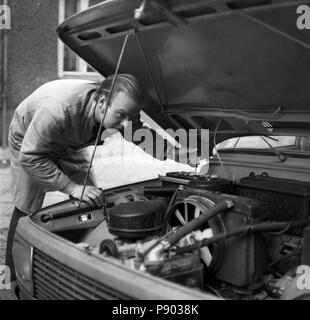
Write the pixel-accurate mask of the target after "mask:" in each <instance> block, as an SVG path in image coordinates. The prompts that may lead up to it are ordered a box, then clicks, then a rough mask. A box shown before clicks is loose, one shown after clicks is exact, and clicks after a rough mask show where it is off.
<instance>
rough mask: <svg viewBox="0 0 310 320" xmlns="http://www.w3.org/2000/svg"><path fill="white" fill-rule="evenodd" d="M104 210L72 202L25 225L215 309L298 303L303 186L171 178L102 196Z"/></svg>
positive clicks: (303, 256) (308, 258) (253, 178)
mask: <svg viewBox="0 0 310 320" xmlns="http://www.w3.org/2000/svg"><path fill="white" fill-rule="evenodd" d="M105 199H106V207H105V208H89V207H88V206H86V205H83V206H81V207H80V208H78V209H77V208H76V206H75V203H74V201H72V200H68V201H65V202H63V203H61V204H59V205H57V206H56V207H55V206H51V207H46V208H43V209H41V210H40V211H38V212H37V213H36V214H35V215H33V216H32V220H33V221H35V222H36V223H37V224H39V225H40V226H42V227H44V228H46V229H48V230H50V231H52V232H54V233H55V234H58V235H60V236H61V237H64V238H66V239H68V240H70V241H72V242H74V243H75V244H76V245H77V246H79V247H80V248H83V249H84V250H86V251H87V252H88V253H90V254H94V255H100V256H104V257H110V258H113V259H117V260H118V261H119V262H120V263H122V264H124V265H126V266H128V267H129V268H132V269H135V270H138V271H140V272H144V273H149V274H152V275H155V276H158V277H161V278H164V279H167V280H169V281H174V282H176V283H179V284H182V285H184V286H187V287H191V288H195V289H197V290H202V291H205V292H208V293H211V294H214V295H216V296H218V297H220V298H224V299H256V300H263V299H304V298H307V297H308V298H309V295H310V290H302V289H300V288H298V286H297V283H298V277H299V276H300V275H299V274H298V267H299V266H301V265H310V252H309V251H308V250H306V248H309V243H308V242H310V228H309V227H307V226H308V225H309V223H310V218H309V205H310V184H309V183H306V182H300V181H297V180H296V181H295V180H289V179H281V178H275V177H271V176H268V174H266V173H263V174H260V175H255V174H254V173H250V175H249V176H247V177H244V178H241V179H240V181H239V182H238V183H236V182H233V181H230V180H227V179H224V178H220V177H218V176H213V175H195V174H192V173H187V172H171V173H168V174H167V175H166V176H160V177H159V179H157V180H156V181H153V182H152V183H149V184H148V185H142V184H137V185H130V186H126V187H120V188H115V189H112V190H107V191H106V192H105Z"/></svg>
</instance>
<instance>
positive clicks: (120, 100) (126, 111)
mask: <svg viewBox="0 0 310 320" xmlns="http://www.w3.org/2000/svg"><path fill="white" fill-rule="evenodd" d="M140 109H141V108H140V107H139V106H137V104H136V102H135V101H134V100H132V99H131V98H130V97H129V96H128V94H127V93H126V92H124V91H119V92H118V93H117V94H116V95H115V96H114V98H112V101H111V103H110V107H109V108H108V110H107V113H106V116H105V119H104V122H103V126H104V127H105V128H106V129H109V128H115V129H118V130H120V129H122V128H123V127H125V126H126V123H127V122H128V121H130V120H131V119H133V118H134V117H136V116H137V115H139V113H140ZM101 111H103V107H101ZM100 117H101V118H100V120H101V119H102V117H103V112H101V116H100Z"/></svg>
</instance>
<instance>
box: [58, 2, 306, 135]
mask: <svg viewBox="0 0 310 320" xmlns="http://www.w3.org/2000/svg"><path fill="white" fill-rule="evenodd" d="M140 4H141V1H140V0H131V1H127V0H114V1H105V2H103V3H102V4H99V5H96V6H94V7H91V8H89V9H88V10H86V11H84V12H81V13H79V14H76V15H74V16H72V17H70V18H69V19H67V20H66V21H65V22H63V23H62V24H61V25H60V26H59V27H58V34H59V37H60V39H61V40H62V41H63V42H64V43H65V44H66V45H68V46H69V47H70V48H71V49H72V50H73V51H75V52H76V53H77V54H78V55H79V56H80V57H81V58H83V59H84V60H86V61H87V62H88V63H89V64H90V65H91V66H92V67H93V68H95V69H96V70H97V71H98V72H99V73H101V74H102V75H104V76H105V75H109V74H112V73H114V71H115V68H116V64H117V60H118V57H119V54H120V51H121V47H122V43H123V41H124V37H125V35H126V33H127V32H128V31H130V32H133V33H134V35H133V37H131V38H130V39H129V41H128V43H127V47H126V50H125V53H124V57H123V61H122V63H121V66H120V72H121V73H133V74H135V75H136V76H138V77H139V79H140V80H141V81H142V82H143V83H144V85H145V86H146V88H147V89H148V91H149V93H150V95H151V96H152V97H153V103H151V104H150V106H148V107H147V108H146V109H145V111H146V112H147V113H148V114H149V115H151V116H152V118H153V119H154V120H155V121H157V122H158V123H159V124H160V125H161V126H162V127H163V128H178V127H183V128H197V129H200V128H208V129H210V130H211V132H212V131H214V130H218V132H217V134H218V135H217V137H218V139H219V140H222V139H225V138H228V137H232V136H236V135H245V134H267V133H268V134H270V133H275V134H282V133H286V134H288V133H289V134H307V133H309V131H310V130H309V122H310V108H309V106H310V90H309V79H310V56H309V53H310V51H309V50H310V30H307V29H304V30H300V29H298V27H297V24H296V21H297V18H298V17H299V15H298V14H297V13H296V10H297V7H298V6H299V5H302V4H306V5H309V6H310V1H283V0H282V1H280V0H279V1H276V0H273V1H271V0H248V1H247V0H238V1H225V0H221V1H220V0H219V1H207V0H205V1H202V0H193V1H184V0H170V1H155V0H150V1H148V2H147V4H146V11H145V12H146V15H145V17H144V18H143V19H142V20H137V19H135V17H134V11H135V9H137V8H138V7H139V6H140ZM219 119H221V121H219Z"/></svg>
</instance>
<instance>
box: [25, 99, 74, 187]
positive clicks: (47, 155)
mask: <svg viewBox="0 0 310 320" xmlns="http://www.w3.org/2000/svg"><path fill="white" fill-rule="evenodd" d="M51 108H54V110H55V112H54V110H53V112H51ZM55 114H57V117H56V116H55ZM65 122H66V119H65V113H64V111H63V109H62V107H61V105H60V103H59V102H57V101H53V100H51V99H44V101H42V103H41V106H40V108H39V109H38V110H37V111H36V112H35V114H34V116H33V118H32V121H31V122H30V124H29V126H28V129H27V131H26V133H25V136H24V139H23V142H22V146H21V150H20V164H21V165H22V167H23V168H24V169H25V171H26V172H28V173H29V175H31V177H32V178H33V179H34V180H35V181H36V182H37V183H38V184H40V185H41V187H42V188H43V189H47V190H49V191H59V190H62V189H64V188H66V187H67V186H68V185H69V183H70V181H71V180H70V179H69V177H67V176H66V175H65V174H64V173H63V172H62V171H61V170H60V168H59V167H58V166H57V165H56V164H55V163H54V162H53V161H52V160H51V155H52V152H55V151H57V148H56V147H55V145H57V144H56V142H57V140H58V139H61V136H62V135H63V134H64V131H65V126H66V123H65Z"/></svg>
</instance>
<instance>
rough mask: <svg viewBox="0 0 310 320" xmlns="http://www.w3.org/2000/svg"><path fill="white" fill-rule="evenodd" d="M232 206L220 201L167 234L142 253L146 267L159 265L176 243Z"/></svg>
mask: <svg viewBox="0 0 310 320" xmlns="http://www.w3.org/2000/svg"><path fill="white" fill-rule="evenodd" d="M232 206H233V202H232V201H229V200H225V201H222V202H220V203H218V204H216V205H215V206H214V207H212V208H210V209H209V210H208V211H206V212H205V213H203V214H202V215H200V216H199V217H197V218H196V219H194V220H192V221H190V222H189V223H187V224H186V225H184V226H183V227H181V228H180V229H178V230H177V231H176V232H174V233H172V234H169V235H168V236H167V237H166V238H165V239H164V240H161V241H158V242H157V243H156V244H155V245H154V246H153V247H152V248H148V250H147V252H144V254H145V256H144V262H145V265H146V266H150V265H154V264H161V263H162V261H163V259H164V251H165V250H167V249H168V248H170V247H171V246H173V245H174V244H175V243H177V242H178V241H179V240H180V239H182V238H183V237H185V236H186V235H187V234H189V233H191V232H192V231H194V230H196V229H198V228H199V227H201V226H203V225H204V224H205V223H207V222H208V221H209V220H210V219H212V218H213V217H215V216H216V215H218V214H219V213H221V212H223V211H225V210H227V209H230V208H231V207H232Z"/></svg>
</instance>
